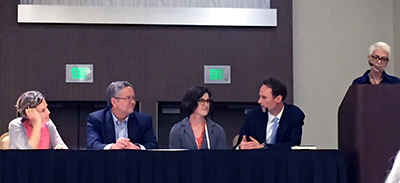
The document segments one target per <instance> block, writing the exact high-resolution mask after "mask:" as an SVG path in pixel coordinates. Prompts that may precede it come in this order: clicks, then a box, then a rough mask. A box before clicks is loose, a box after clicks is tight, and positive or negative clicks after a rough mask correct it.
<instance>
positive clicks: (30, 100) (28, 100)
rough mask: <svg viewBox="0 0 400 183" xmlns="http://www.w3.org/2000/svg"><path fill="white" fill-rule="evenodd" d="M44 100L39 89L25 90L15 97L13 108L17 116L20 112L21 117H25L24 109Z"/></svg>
mask: <svg viewBox="0 0 400 183" xmlns="http://www.w3.org/2000/svg"><path fill="white" fill-rule="evenodd" d="M43 100H44V96H43V94H42V93H40V92H39V91H34V90H31V91H27V92H25V93H23V94H22V95H21V96H19V98H18V99H17V103H16V104H15V110H16V111H17V116H18V114H20V115H21V116H22V117H26V113H25V109H27V108H35V107H37V106H38V105H39V104H40V103H42V101H43Z"/></svg>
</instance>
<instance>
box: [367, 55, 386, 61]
mask: <svg viewBox="0 0 400 183" xmlns="http://www.w3.org/2000/svg"><path fill="white" fill-rule="evenodd" d="M371 57H372V58H373V59H374V60H375V61H376V62H377V61H378V60H382V62H389V58H387V57H379V56H378V55H371Z"/></svg>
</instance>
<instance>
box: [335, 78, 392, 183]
mask: <svg viewBox="0 0 400 183" xmlns="http://www.w3.org/2000/svg"><path fill="white" fill-rule="evenodd" d="M338 125H339V126H338V133H339V134H338V138H339V150H340V151H341V152H342V153H343V155H344V157H345V161H346V164H347V173H348V176H349V177H348V180H349V182H351V183H366V182H383V180H384V179H385V177H386V174H387V171H388V170H389V169H390V168H391V167H392V166H391V165H392V163H393V161H394V159H391V158H392V157H394V156H395V155H396V152H397V151H398V150H399V149H400V85H352V86H350V88H349V90H348V91H347V93H346V95H345V97H344V99H343V101H342V103H341V104H340V107H339V112H338Z"/></svg>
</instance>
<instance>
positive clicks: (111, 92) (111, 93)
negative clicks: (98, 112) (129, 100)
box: [106, 81, 133, 107]
mask: <svg viewBox="0 0 400 183" xmlns="http://www.w3.org/2000/svg"><path fill="white" fill-rule="evenodd" d="M128 86H129V87H131V88H132V89H133V87H132V85H131V84H130V83H129V82H128V81H114V82H111V84H110V85H108V87H107V89H106V97H107V105H108V107H111V98H113V97H118V96H119V91H121V90H122V89H123V88H125V87H128Z"/></svg>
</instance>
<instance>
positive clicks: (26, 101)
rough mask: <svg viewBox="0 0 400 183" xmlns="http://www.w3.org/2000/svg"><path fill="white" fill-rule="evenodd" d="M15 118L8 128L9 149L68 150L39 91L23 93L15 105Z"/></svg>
mask: <svg viewBox="0 0 400 183" xmlns="http://www.w3.org/2000/svg"><path fill="white" fill-rule="evenodd" d="M15 109H16V111H17V118H15V119H13V120H12V121H11V122H10V124H9V126H8V129H9V135H10V136H9V140H10V149H68V147H67V145H65V143H64V141H63V140H62V139H61V137H60V134H58V131H57V128H56V126H55V125H54V123H53V121H52V120H51V119H50V117H49V115H50V111H49V109H48V108H47V103H46V100H45V99H44V96H43V95H42V93H40V92H39V91H27V92H25V93H23V94H22V95H21V96H20V97H19V98H18V100H17V103H16V104H15Z"/></svg>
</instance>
